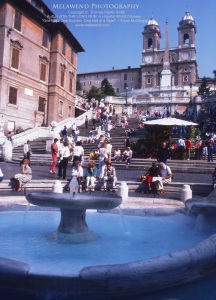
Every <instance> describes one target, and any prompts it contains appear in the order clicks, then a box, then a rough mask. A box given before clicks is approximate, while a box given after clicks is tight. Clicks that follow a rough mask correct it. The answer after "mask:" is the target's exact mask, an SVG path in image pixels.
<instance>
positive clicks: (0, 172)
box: [0, 168, 4, 182]
mask: <svg viewBox="0 0 216 300" xmlns="http://www.w3.org/2000/svg"><path fill="white" fill-rule="evenodd" d="M3 179H4V174H3V172H2V170H1V168H0V182H1V181H2V180H3Z"/></svg>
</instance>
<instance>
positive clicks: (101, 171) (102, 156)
mask: <svg viewBox="0 0 216 300" xmlns="http://www.w3.org/2000/svg"><path fill="white" fill-rule="evenodd" d="M109 154H110V152H109V150H108V149H107V148H106V144H105V143H102V144H101V146H100V149H99V158H98V162H99V168H98V174H97V177H98V178H99V179H102V178H103V176H104V168H105V166H106V162H105V159H108V158H109Z"/></svg>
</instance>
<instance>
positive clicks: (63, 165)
mask: <svg viewBox="0 0 216 300" xmlns="http://www.w3.org/2000/svg"><path fill="white" fill-rule="evenodd" d="M69 157H70V149H69V147H68V143H67V142H64V143H63V147H62V148H61V150H60V163H59V166H58V177H59V179H61V178H62V175H63V179H65V178H66V173H67V166H68V160H69Z"/></svg>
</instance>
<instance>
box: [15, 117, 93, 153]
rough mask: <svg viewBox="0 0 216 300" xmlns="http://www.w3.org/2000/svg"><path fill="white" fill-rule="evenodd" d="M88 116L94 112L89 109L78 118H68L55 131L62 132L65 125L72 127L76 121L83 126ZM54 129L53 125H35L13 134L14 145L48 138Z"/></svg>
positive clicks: (58, 124)
mask: <svg viewBox="0 0 216 300" xmlns="http://www.w3.org/2000/svg"><path fill="white" fill-rule="evenodd" d="M86 115H87V116H88V118H89V119H90V118H91V117H92V112H91V111H88V112H85V113H84V114H82V115H81V116H79V117H77V118H67V119H65V120H63V121H61V122H59V123H57V126H56V127H55V129H54V132H55V133H60V132H61V131H62V130H63V128H64V126H67V128H71V126H72V124H73V123H75V124H76V126H81V125H82V124H84V122H85V116H86ZM51 131H52V128H51V126H49V127H35V128H32V129H29V130H26V131H24V132H21V133H19V134H15V135H14V136H13V146H14V147H17V146H21V145H23V144H25V143H26V142H27V141H28V140H29V141H33V140H35V139H37V138H40V137H44V138H46V137H47V136H48V135H49V134H50V133H51Z"/></svg>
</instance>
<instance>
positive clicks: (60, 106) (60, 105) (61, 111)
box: [59, 101, 63, 116]
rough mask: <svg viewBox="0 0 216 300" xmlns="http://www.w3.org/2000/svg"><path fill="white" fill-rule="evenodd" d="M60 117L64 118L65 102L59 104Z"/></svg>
mask: <svg viewBox="0 0 216 300" xmlns="http://www.w3.org/2000/svg"><path fill="white" fill-rule="evenodd" d="M59 115H60V116H62V115H63V101H60V102H59Z"/></svg>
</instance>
